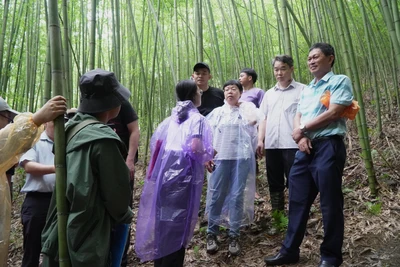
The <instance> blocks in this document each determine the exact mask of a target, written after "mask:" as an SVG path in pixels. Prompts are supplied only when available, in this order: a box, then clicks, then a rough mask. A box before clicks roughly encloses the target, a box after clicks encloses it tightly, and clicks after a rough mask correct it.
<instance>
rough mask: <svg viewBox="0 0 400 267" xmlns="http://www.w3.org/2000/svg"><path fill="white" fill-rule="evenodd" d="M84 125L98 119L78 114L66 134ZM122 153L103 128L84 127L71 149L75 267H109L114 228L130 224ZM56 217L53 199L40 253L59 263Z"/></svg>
mask: <svg viewBox="0 0 400 267" xmlns="http://www.w3.org/2000/svg"><path fill="white" fill-rule="evenodd" d="M86 119H95V118H94V117H92V116H90V115H85V114H80V113H78V114H77V115H76V116H75V117H74V118H73V119H72V120H70V121H69V122H68V124H67V126H66V131H68V129H70V128H72V127H73V126H75V125H77V124H79V123H80V122H81V121H83V120H86ZM124 150H125V148H124V146H123V144H122V142H121V140H120V139H119V137H118V136H117V134H116V133H115V132H114V131H113V130H112V129H111V128H110V127H108V126H107V125H105V124H103V123H96V124H90V125H88V126H86V127H85V128H83V129H82V130H81V131H79V132H78V133H77V134H76V135H75V136H74V137H73V138H72V139H71V141H70V142H69V143H68V145H67V155H66V157H67V158H66V159H67V189H66V192H65V194H66V197H67V200H68V204H69V216H68V220H67V243H68V249H69V254H70V260H71V265H72V266H74V267H79V266H82V267H83V266H84V267H90V266H93V267H101V266H107V262H108V260H109V259H108V256H109V250H110V233H111V228H112V226H113V225H115V224H116V223H130V221H131V220H132V216H133V213H132V211H131V209H130V208H129V198H130V197H131V192H130V188H129V171H128V168H127V166H126V164H125V160H124V157H123V153H126V151H124ZM56 212H57V211H56V201H55V194H53V198H52V201H51V204H50V208H49V213H48V215H47V222H46V226H45V228H44V230H43V232H42V252H43V253H44V254H46V255H47V256H48V257H49V258H50V259H51V260H54V259H57V257H58V243H57V242H58V233H57V214H56ZM50 265H51V264H50ZM50 265H48V266H50ZM43 266H44V267H46V265H43Z"/></svg>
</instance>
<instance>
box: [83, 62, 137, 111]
mask: <svg viewBox="0 0 400 267" xmlns="http://www.w3.org/2000/svg"><path fill="white" fill-rule="evenodd" d="M79 88H80V91H81V102H80V104H79V107H78V111H79V112H82V113H92V114H93V113H100V112H104V111H107V110H110V109H113V108H116V107H118V106H120V105H121V103H122V102H123V101H125V100H128V99H129V96H130V95H131V93H130V92H129V90H128V89H127V88H125V87H124V86H123V85H122V84H120V83H119V82H118V80H117V78H116V77H115V74H114V73H113V72H110V71H106V70H102V69H95V70H91V71H89V72H86V73H85V74H83V75H82V77H81V78H80V80H79Z"/></svg>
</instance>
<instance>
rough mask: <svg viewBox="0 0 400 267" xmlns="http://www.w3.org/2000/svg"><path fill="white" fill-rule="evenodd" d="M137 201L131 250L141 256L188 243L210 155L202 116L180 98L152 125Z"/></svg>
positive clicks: (157, 254) (209, 140) (155, 256)
mask: <svg viewBox="0 0 400 267" xmlns="http://www.w3.org/2000/svg"><path fill="white" fill-rule="evenodd" d="M150 149H151V159H150V163H149V166H148V169H147V175H146V178H145V184H144V187H143V192H142V196H141V199H140V204H139V212H138V218H137V225H136V244H135V249H136V253H137V255H138V256H139V258H140V259H141V260H142V261H149V260H154V259H159V258H162V257H164V256H166V255H169V254H171V253H173V252H175V251H178V250H179V249H181V248H182V247H187V245H188V243H189V241H190V239H191V238H192V236H193V231H194V227H195V224H196V222H197V218H198V210H199V206H200V197H201V191H202V185H203V180H204V169H205V168H204V163H205V162H207V161H209V160H211V159H212V156H213V154H214V150H213V147H212V133H211V128H210V126H209V124H208V123H207V120H206V119H205V118H204V117H203V116H202V115H200V113H199V112H198V110H197V108H196V107H195V106H194V105H193V103H192V102H191V101H180V102H178V103H177V105H176V107H175V108H174V109H173V110H172V115H171V116H170V117H168V118H167V119H165V120H164V121H163V122H162V123H161V124H160V125H159V126H158V128H157V130H156V131H155V133H154V134H153V136H152V138H151V143H150Z"/></svg>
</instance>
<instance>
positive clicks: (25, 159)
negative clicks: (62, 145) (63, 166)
mask: <svg viewBox="0 0 400 267" xmlns="http://www.w3.org/2000/svg"><path fill="white" fill-rule="evenodd" d="M53 141H54V123H53V122H52V121H51V122H48V123H47V124H46V130H45V131H44V132H43V133H42V134H41V135H40V139H39V141H38V142H37V143H36V145H35V146H34V147H33V148H31V149H30V150H28V152H26V153H25V154H24V155H23V156H22V157H21V159H20V162H19V164H20V165H21V166H22V167H23V168H24V169H25V172H26V181H25V185H24V186H23V187H22V189H21V192H22V193H25V194H26V197H25V200H24V203H23V204H22V208H21V221H22V225H23V235H24V243H23V248H24V256H23V258H22V265H21V266H22V267H28V266H39V258H40V251H41V247H42V246H41V234H42V230H43V228H44V225H45V223H46V216H47V211H48V209H49V204H50V200H51V195H52V193H53V190H54V186H55V181H56V175H55V166H54V154H53V152H52V150H53V144H54V143H53Z"/></svg>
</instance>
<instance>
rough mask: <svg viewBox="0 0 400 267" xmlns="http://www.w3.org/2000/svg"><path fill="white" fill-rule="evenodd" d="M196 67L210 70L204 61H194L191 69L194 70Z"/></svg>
mask: <svg viewBox="0 0 400 267" xmlns="http://www.w3.org/2000/svg"><path fill="white" fill-rule="evenodd" d="M197 69H208V71H209V72H211V70H210V67H209V66H208V65H207V64H206V63H204V62H198V63H196V65H194V67H193V71H196V70H197Z"/></svg>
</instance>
